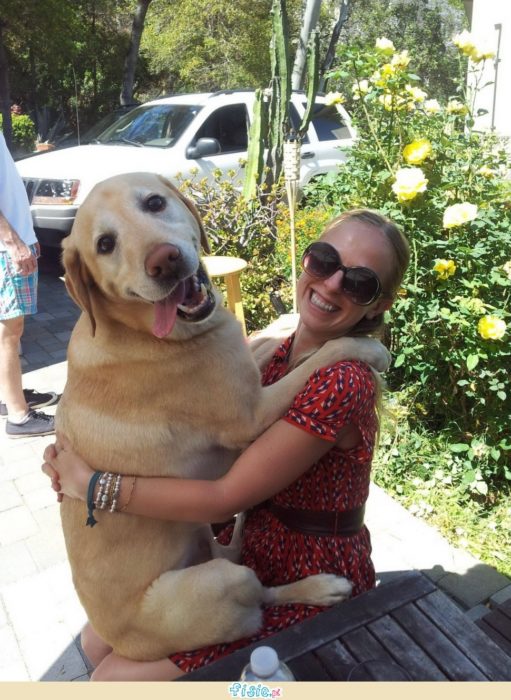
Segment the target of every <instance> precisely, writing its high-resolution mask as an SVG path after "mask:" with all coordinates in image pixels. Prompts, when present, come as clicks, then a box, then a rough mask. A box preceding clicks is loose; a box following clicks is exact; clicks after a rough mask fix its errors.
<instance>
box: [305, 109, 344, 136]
mask: <svg viewBox="0 0 511 700" xmlns="http://www.w3.org/2000/svg"><path fill="white" fill-rule="evenodd" d="M304 106H305V105H304ZM312 125H313V126H314V128H315V129H316V134H317V136H318V139H319V140H320V141H335V140H337V139H349V138H350V137H351V134H350V130H349V129H348V127H347V126H346V124H345V122H344V119H343V118H342V117H341V115H340V114H339V112H338V111H337V110H336V108H335V105H325V104H319V103H316V104H315V105H314V111H313V116H312Z"/></svg>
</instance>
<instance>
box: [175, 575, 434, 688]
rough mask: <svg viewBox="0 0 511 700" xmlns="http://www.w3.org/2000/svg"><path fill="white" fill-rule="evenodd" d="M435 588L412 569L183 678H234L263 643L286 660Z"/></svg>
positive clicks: (189, 679)
mask: <svg viewBox="0 0 511 700" xmlns="http://www.w3.org/2000/svg"><path fill="white" fill-rule="evenodd" d="M434 590H435V585H434V584H433V583H432V582H431V581H430V580H429V579H428V578H426V577H425V576H423V575H422V574H421V573H420V572H418V571H412V572H410V573H408V574H405V575H404V576H402V577H400V578H399V579H395V580H393V581H390V582H389V583H387V584H385V586H384V587H382V588H376V589H373V590H371V591H368V592H367V593H363V594H362V595H360V596H357V597H356V598H353V599H352V600H348V601H346V602H345V603H341V604H340V605H336V606H334V607H333V608H330V609H328V610H325V611H324V612H322V613H320V614H319V615H316V616H315V617H313V618H311V619H309V620H305V621H304V622H302V623H300V624H298V625H293V626H291V627H288V629H286V630H283V631H282V632H280V633H279V634H277V635H272V636H271V637H267V638H266V639H265V640H262V641H258V642H255V643H253V644H251V645H249V646H247V647H244V648H243V649H239V650H238V651H235V652H233V653H232V654H230V655H229V656H228V657H225V658H223V659H219V660H218V661H216V662H214V663H213V664H210V665H209V666H205V667H204V668H200V669H198V670H197V671H194V672H193V673H190V674H187V675H186V676H185V677H183V678H182V680H183V681H184V680H186V681H200V680H208V681H220V680H232V679H237V678H239V674H240V673H241V669H242V668H243V666H245V664H247V663H248V661H249V659H250V654H251V652H252V651H253V650H254V649H255V648H256V647H258V646H261V645H262V644H269V645H270V646H273V647H274V649H275V650H276V651H277V653H278V655H279V657H280V658H281V659H282V661H285V662H287V661H289V659H292V658H294V657H295V656H297V655H298V656H299V655H301V654H306V653H307V652H308V651H312V650H313V649H315V648H317V647H318V646H322V645H324V644H326V643H328V642H330V641H332V640H333V639H336V638H337V637H340V636H342V635H343V634H344V633H345V632H347V631H349V630H352V629H356V628H357V627H359V626H360V625H363V624H364V623H366V622H367V621H368V620H372V619H373V620H374V619H377V618H378V617H380V615H382V614H385V613H386V612H388V611H390V610H392V609H393V608H395V607H397V606H398V605H401V604H403V603H407V602H410V601H412V600H415V599H416V598H417V597H419V596H423V595H426V594H428V593H430V592H431V591H434Z"/></svg>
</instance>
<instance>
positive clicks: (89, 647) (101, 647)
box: [80, 622, 112, 668]
mask: <svg viewBox="0 0 511 700" xmlns="http://www.w3.org/2000/svg"><path fill="white" fill-rule="evenodd" d="M80 641H81V644H82V649H83V651H84V652H85V656H86V657H87V658H88V659H89V661H90V662H91V664H92V665H93V666H94V668H96V666H99V664H100V663H101V662H102V661H103V659H104V658H105V657H106V656H108V654H110V653H111V651H112V647H111V646H109V645H108V644H107V643H106V642H104V641H103V640H102V639H101V637H100V636H99V634H98V633H97V632H96V631H95V630H94V628H93V626H92V625H91V623H90V622H87V624H86V625H85V626H84V628H83V629H82V632H81V635H80Z"/></svg>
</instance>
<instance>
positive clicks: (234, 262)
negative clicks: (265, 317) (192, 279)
mask: <svg viewBox="0 0 511 700" xmlns="http://www.w3.org/2000/svg"><path fill="white" fill-rule="evenodd" d="M202 260H203V261H204V264H205V265H206V270H207V273H208V275H209V276H210V277H222V278H223V279H224V281H225V287H226V291H227V307H228V309H230V311H232V312H233V314H234V315H235V316H236V318H237V319H238V321H239V322H240V323H241V325H242V327H243V333H244V334H245V335H246V334H247V329H246V328H245V316H244V314H243V302H242V300H241V287H240V273H241V271H242V270H244V269H245V268H246V266H247V262H246V260H243V259H242V258H232V257H230V256H228V255H209V256H206V257H204V258H202Z"/></svg>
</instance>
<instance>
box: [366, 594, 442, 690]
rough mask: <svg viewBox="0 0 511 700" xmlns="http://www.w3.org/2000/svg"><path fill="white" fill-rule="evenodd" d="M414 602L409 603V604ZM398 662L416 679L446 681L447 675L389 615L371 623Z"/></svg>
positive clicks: (381, 641) (371, 629) (374, 631)
mask: <svg viewBox="0 0 511 700" xmlns="http://www.w3.org/2000/svg"><path fill="white" fill-rule="evenodd" d="M411 605H412V604H411V603H409V605H408V606H407V607H409V606H411ZM369 629H370V631H371V632H372V633H373V634H374V636H375V637H377V638H378V639H379V640H380V643H381V644H382V645H383V646H384V647H385V648H386V649H387V650H388V651H389V653H390V654H391V655H392V657H393V658H394V659H395V660H396V662H397V663H398V664H400V665H401V666H404V667H405V668H406V670H407V672H408V673H409V675H410V676H411V679H412V680H414V681H445V680H447V676H446V675H445V674H444V673H443V672H442V671H441V670H440V668H439V667H438V666H437V664H435V663H434V662H433V660H432V659H431V658H430V657H429V656H428V655H427V654H425V653H424V651H423V650H422V648H421V647H420V646H419V645H418V644H417V643H416V642H415V641H414V639H413V638H412V637H411V636H410V635H409V634H408V633H407V632H406V631H405V630H404V629H403V628H402V627H401V626H400V625H399V624H398V623H397V622H396V621H395V620H394V619H392V617H390V616H389V615H386V616H385V617H383V618H381V620H376V621H375V622H372V623H371V624H370V625H369Z"/></svg>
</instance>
